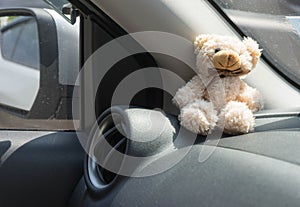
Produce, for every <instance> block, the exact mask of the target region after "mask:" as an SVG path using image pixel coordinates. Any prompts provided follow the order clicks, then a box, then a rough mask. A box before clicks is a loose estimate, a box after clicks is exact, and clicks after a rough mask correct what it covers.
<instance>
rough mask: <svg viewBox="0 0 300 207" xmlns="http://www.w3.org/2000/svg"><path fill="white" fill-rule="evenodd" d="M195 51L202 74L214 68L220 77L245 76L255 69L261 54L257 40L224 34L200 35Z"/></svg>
mask: <svg viewBox="0 0 300 207" xmlns="http://www.w3.org/2000/svg"><path fill="white" fill-rule="evenodd" d="M195 53H196V54H197V66H198V69H199V73H200V74H206V75H208V74H210V72H211V71H212V69H216V70H213V71H217V72H218V74H219V76H220V77H222V78H223V77H228V76H231V77H232V76H243V75H246V74H248V73H249V72H250V71H252V70H253V69H254V67H255V66H256V63H257V62H258V60H259V57H260V55H261V49H259V46H258V44H257V42H256V41H254V40H253V39H251V38H249V37H248V38H244V40H243V41H241V40H239V39H238V38H235V37H230V36H222V35H199V36H198V37H197V38H196V40H195Z"/></svg>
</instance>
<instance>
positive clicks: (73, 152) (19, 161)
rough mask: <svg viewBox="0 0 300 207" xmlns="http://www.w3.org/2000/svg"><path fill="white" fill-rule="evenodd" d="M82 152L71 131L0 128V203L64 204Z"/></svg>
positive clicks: (76, 176) (79, 167)
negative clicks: (0, 129) (4, 129)
mask: <svg viewBox="0 0 300 207" xmlns="http://www.w3.org/2000/svg"><path fill="white" fill-rule="evenodd" d="M83 153H84V150H83V149H82V147H81V145H80V143H79V141H78V139H77V135H76V133H75V132H37V131H0V156H1V159H2V162H1V164H0V165H1V166H0V183H1V184H0V206H1V207H7V206H31V207H33V206H66V205H67V203H68V201H69V198H70V196H71V194H72V192H73V189H74V187H75V185H76V184H77V183H78V181H79V179H80V177H81V176H82V163H83V157H84V156H83Z"/></svg>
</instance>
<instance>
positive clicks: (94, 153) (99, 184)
mask: <svg viewBox="0 0 300 207" xmlns="http://www.w3.org/2000/svg"><path fill="white" fill-rule="evenodd" d="M114 121H116V120H113V119H112V115H111V114H109V115H108V116H107V117H106V118H104V119H103V120H102V121H100V123H99V124H98V125H97V126H96V127H94V129H93V130H92V134H91V136H92V137H90V138H92V143H90V150H89V154H90V156H89V157H88V166H87V171H88V172H87V173H88V178H89V179H88V180H89V183H90V184H91V186H92V188H96V189H103V188H105V187H107V186H109V185H110V184H111V183H113V182H114V180H115V179H116V177H117V174H118V172H119V170H120V168H121V166H122V163H123V158H124V156H125V155H126V149H127V138H126V137H125V136H124V135H122V134H121V133H120V132H119V130H118V128H119V127H118V125H115V124H114ZM116 124H118V123H116ZM118 152H119V153H118ZM120 155H122V156H120Z"/></svg>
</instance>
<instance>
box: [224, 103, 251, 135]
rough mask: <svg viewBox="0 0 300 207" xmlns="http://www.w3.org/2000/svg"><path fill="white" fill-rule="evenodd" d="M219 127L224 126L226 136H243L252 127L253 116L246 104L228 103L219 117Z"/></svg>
mask: <svg viewBox="0 0 300 207" xmlns="http://www.w3.org/2000/svg"><path fill="white" fill-rule="evenodd" d="M218 124H219V125H224V133H226V134H232V135H236V134H244V133H248V132H249V131H251V130H252V129H253V127H254V116H253V113H252V111H251V110H250V109H249V108H248V106H247V104H246V103H243V102H238V101H230V102H228V103H227V104H226V106H225V107H224V108H223V109H222V111H221V113H220V115H219V123H218Z"/></svg>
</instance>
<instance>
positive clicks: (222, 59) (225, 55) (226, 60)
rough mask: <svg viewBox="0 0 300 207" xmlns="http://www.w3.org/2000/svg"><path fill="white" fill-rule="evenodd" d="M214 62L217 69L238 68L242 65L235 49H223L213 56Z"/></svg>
mask: <svg viewBox="0 0 300 207" xmlns="http://www.w3.org/2000/svg"><path fill="white" fill-rule="evenodd" d="M213 64H214V66H215V68H217V69H224V70H236V69H238V68H240V67H241V59H240V57H239V54H238V53H237V52H235V51H231V50H222V51H219V52H217V53H216V54H215V55H214V56H213Z"/></svg>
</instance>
